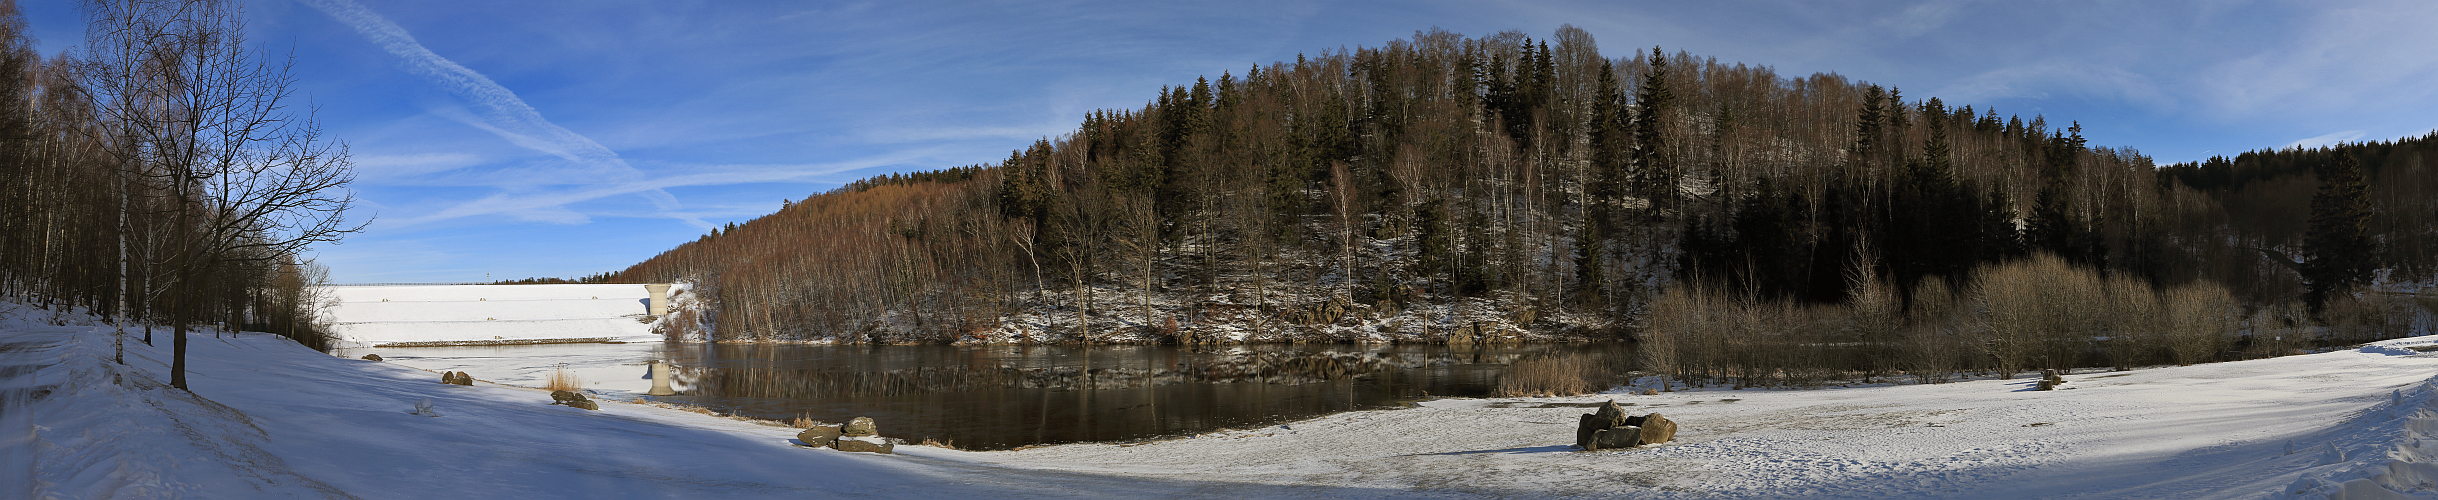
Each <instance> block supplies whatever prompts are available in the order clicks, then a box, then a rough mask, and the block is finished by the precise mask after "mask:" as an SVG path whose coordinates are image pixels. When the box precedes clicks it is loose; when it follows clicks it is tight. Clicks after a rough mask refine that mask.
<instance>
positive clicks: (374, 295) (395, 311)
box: [328, 285, 654, 347]
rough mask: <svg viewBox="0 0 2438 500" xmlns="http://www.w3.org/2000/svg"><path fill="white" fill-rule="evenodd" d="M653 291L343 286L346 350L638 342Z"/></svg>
mask: <svg viewBox="0 0 2438 500" xmlns="http://www.w3.org/2000/svg"><path fill="white" fill-rule="evenodd" d="M650 286H651V285H341V286H332V287H329V288H328V290H329V292H330V293H331V296H332V297H333V298H335V299H336V300H337V301H338V305H337V306H336V307H333V308H332V309H331V316H332V318H331V319H332V322H333V323H334V326H335V327H336V328H335V329H336V332H335V333H337V334H338V336H339V337H340V338H339V340H340V342H341V343H342V345H352V346H369V347H383V346H399V347H406V346H420V345H485V344H532V343H549V342H586V341H615V340H639V339H641V338H654V336H653V335H652V333H651V324H650V321H651V313H652V309H651V306H652V298H653V297H652V293H651V291H650V290H649V289H648V288H647V287H650Z"/></svg>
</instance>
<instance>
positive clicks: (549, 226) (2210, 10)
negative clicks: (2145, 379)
mask: <svg viewBox="0 0 2438 500" xmlns="http://www.w3.org/2000/svg"><path fill="white" fill-rule="evenodd" d="M20 8H22V9H24V10H25V11H26V14H27V18H28V22H29V24H30V27H31V28H32V30H33V32H34V33H35V35H36V36H38V37H41V39H42V44H43V45H42V46H43V49H44V51H45V52H48V53H59V52H61V51H65V50H70V49H72V48H74V47H75V46H77V45H79V44H81V41H82V38H83V25H82V21H81V19H80V17H79V15H78V13H77V11H76V10H75V7H74V2H64V1H61V2H22V3H20ZM247 19H248V20H249V22H250V23H251V36H252V37H253V39H254V40H255V41H256V42H259V43H261V44H263V46H265V47H267V48H271V49H274V50H275V51H279V52H289V51H292V53H293V54H294V57H295V63H296V69H295V71H296V74H297V76H298V77H299V79H300V81H299V83H298V89H299V90H301V91H302V94H303V95H304V96H306V97H308V98H309V99H310V102H311V104H312V105H313V106H314V107H316V108H317V112H316V116H317V118H318V119H319V120H320V121H321V123H322V124H323V125H324V126H325V127H326V129H327V131H328V133H329V134H330V135H332V136H334V137H337V138H339V139H342V140H344V141H346V142H347V143H348V144H349V145H350V147H351V148H352V151H353V153H354V160H355V166H356V169H357V173H358V176H359V177H358V179H357V183H356V184H355V186H354V188H355V189H356V190H357V195H358V198H359V199H360V200H362V203H361V206H360V207H359V209H358V210H357V211H356V212H353V213H351V217H355V218H358V219H359V220H361V219H362V218H366V217H377V218H376V219H374V220H373V222H372V224H371V225H370V226H369V227H368V228H367V229H366V230H365V231H364V232H363V233H361V234H358V235H354V236H353V237H350V238H348V239H347V240H346V241H345V242H344V243H343V244H340V245H335V246H323V247H319V248H317V249H316V253H317V258H318V260H320V261H321V262H322V263H324V264H327V265H329V266H330V267H331V269H332V276H333V279H334V280H335V281H339V282H430V281H477V280H483V279H486V278H488V279H507V278H522V277H529V276H558V277H571V276H578V275H584V274H591V273H597V272H602V271H614V270H618V269H623V268H625V267H626V266H627V265H629V264H632V263H635V262H637V261H640V260H642V259H645V258H648V257H650V256H652V255H654V254H657V253H659V252H660V251H662V250H666V249H668V248H670V247H673V246H675V245H677V244H679V243H682V242H685V241H690V240H692V239H694V238H695V237H696V236H699V235H701V234H703V233H704V232H706V230H707V229H708V228H709V227H711V226H714V225H718V224H724V223H728V222H737V221H743V220H747V219H751V218H753V217H756V216H759V215H762V214H767V213H770V212H772V211H775V210H777V209H778V208H779V206H780V202H781V200H786V199H803V198H804V197H806V196H808V195H811V194H814V193H819V192H822V191H827V190H829V189H831V188H835V187H837V186H838V185H839V184H841V183H843V182H846V181H851V180H854V179H859V178H864V177H869V176H872V175H877V174H883V173H887V172H894V171H909V170H929V169H937V168H943V167H954V166H962V165H971V164H978V163H992V162H996V161H998V160H1000V159H1004V158H1006V157H1007V155H1008V152H1009V151H1010V150H1013V149H1017V148H1021V147H1024V146H1026V145H1028V144H1030V143H1031V141H1033V140H1035V139H1038V138H1042V137H1048V136H1056V135H1059V134H1062V133H1065V132H1067V131H1069V130H1072V129H1073V127H1074V126H1075V125H1076V123H1078V122H1080V121H1081V119H1082V117H1083V116H1084V114H1085V113H1086V112H1089V111H1091V110H1094V109H1104V108H1138V107H1140V106H1142V105H1143V104H1144V103H1145V102H1146V101H1149V100H1150V99H1152V98H1153V96H1154V94H1155V93H1156V92H1157V91H1158V90H1159V89H1160V87H1161V86H1162V85H1174V84H1182V83H1190V82H1192V81H1193V79H1194V78H1195V77H1197V76H1205V75H1208V76H1214V77H1215V76H1217V75H1218V74H1219V73H1220V72H1221V71H1235V72H1242V71H1243V69H1244V68H1246V67H1249V66H1252V65H1254V64H1267V63H1269V62H1272V61H1280V60H1293V59H1294V58H1295V56H1296V54H1298V53H1313V52H1319V51H1321V50H1323V49H1336V48H1341V47H1345V48H1352V47H1358V46H1378V45H1380V44H1382V43H1383V42H1386V41H1388V40H1392V39H1398V38H1404V37H1408V36H1411V35H1413V34H1414V32H1415V31H1418V30H1424V29H1429V28H1432V27H1439V28H1444V29H1447V30H1450V31H1454V32H1458V33H1463V34H1466V35H1470V36H1481V35H1486V34H1490V33H1494V32H1498V31H1503V30H1509V29H1514V30H1522V31H1524V32H1525V33H1527V34H1530V35H1532V36H1534V37H1535V38H1541V37H1546V36H1548V35H1549V34H1550V33H1551V32H1553V31H1555V30H1556V29H1557V27H1558V26H1559V25H1561V24H1573V25H1575V26H1578V27H1581V28H1583V29H1585V30H1586V31H1589V32H1591V33H1592V35H1593V36H1594V37H1595V39H1596V40H1597V41H1598V42H1599V43H1600V46H1601V49H1602V50H1601V51H1602V53H1604V54H1607V55H1609V56H1611V57H1615V56H1617V55H1623V54H1628V53H1630V52H1632V51H1634V50H1647V49H1648V48H1649V47H1651V46H1654V45H1657V46H1662V47H1664V48H1666V49H1667V50H1668V51H1670V52H1674V51H1677V50H1685V51H1689V52H1691V53H1693V54H1696V55H1701V56H1709V57H1716V58H1718V59H1719V60H1720V61H1724V62H1742V63H1747V64H1756V65H1767V66H1772V67H1774V68H1776V69H1777V71H1778V73H1779V75H1781V76H1799V75H1806V74H1810V73H1814V72H1836V73H1839V74H1843V75H1845V76H1847V77H1849V78H1854V79H1857V80H1865V81H1870V82H1874V83H1879V84H1883V85H1891V86H1896V87H1900V88H1902V89H1904V92H1905V96H1906V97H1908V98H1911V99H1924V98H1929V97H1934V96H1935V97H1939V98H1941V99H1943V100H1945V101H1946V102H1948V103H1949V104H1950V105H1962V104H1970V105H1973V106H1975V107H1977V108H1989V107H1992V106H1994V107H1995V108H1996V109H1997V110H1998V112H1999V113H2001V114H2022V115H2024V116H2026V117H2029V116H2031V115H2034V114H2041V115H2046V116H2048V117H2049V122H2050V123H2056V124H2062V123H2065V122H2067V121H2080V122H2082V124H2083V128H2084V135H2085V136H2086V137H2089V138H2090V139H2091V142H2092V144H2094V145H2105V146H2118V147H2131V148H2134V149H2138V150H2140V151H2141V152H2143V153H2144V154H2147V155H2150V156H2152V157H2154V158H2157V159H2158V160H2159V161H2160V162H2161V163H2170V162H2179V161H2191V160H2197V159H2201V158H2206V157H2208V156H2211V155H2218V154H2227V155H2232V154H2234V153H2238V152H2241V151H2246V150H2252V149H2258V148H2264V147H2284V146H2289V145H2296V144H2302V145H2318V144H2325V143H2331V142H2336V141H2358V140H2378V139H2392V138H2396V137H2401V136H2408V135H2409V136H2418V135H2421V134H2425V133H2429V132H2431V131H2432V130H2433V129H2438V50H2433V49H2432V48H2433V47H2438V30H2432V29H2428V25H2429V22H2430V21H2432V20H2438V2H2421V1H2390V2H2340V1H2260V2H2246V1H2193V2H2168V1H2159V2H2116V1H2067V2H2020V1H1954V2H1899V1H1879V2H1871V1H1862V2H1809V1H1788V2H1758V1H1754V2H1737V1H1723V2H1429V1H1421V2H1343V3H1331V2H1301V1H1298V2H1266V1H1260V0H1252V1H1223V2H1192V3H1164V2H1130V1H1116V2H1091V1H1084V2H1031V1H1028V2H922V1H893V2H870V3H863V2H755V1H740V0H720V1H673V0H584V1H521V2H499V1H489V0H485V1H458V0H446V1H410V0H393V1H381V2H362V1H361V0H250V1H249V3H248V14H247Z"/></svg>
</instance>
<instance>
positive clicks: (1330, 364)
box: [335, 343, 1630, 450]
mask: <svg viewBox="0 0 2438 500" xmlns="http://www.w3.org/2000/svg"><path fill="white" fill-rule="evenodd" d="M1577 352H1588V353H1597V354H1601V355H1603V357H1606V358H1610V359H1613V360H1617V361H1619V362H1621V361H1622V360H1627V359H1630V356H1628V354H1629V353H1628V352H1627V348H1626V346H1624V345H1619V344H1535V345H1523V346H1499V347H1466V348H1450V347H1447V346H1438V345H1329V344H1320V345H1314V344H1304V345H1250V346H1227V347H1181V346H978V347H965V346H861V345H790V344H701V343H634V344H551V345H528V346H483V347H419V348H359V349H343V350H340V351H338V352H336V353H335V354H337V355H340V356H344V357H350V358H353V357H359V356H362V355H364V354H367V353H374V354H380V355H381V356H382V357H384V358H386V359H388V361H390V362H393V363H398V364H402V365H406V366H413V367H417V368H424V369H430V370H435V371H441V370H448V371H465V372H469V373H472V374H473V375H474V377H475V378H478V379H482V380H486V381H492V382H498V383H505V384H514V385H526V386H540V385H541V384H542V381H543V380H544V379H545V377H547V376H548V375H549V374H550V373H551V372H553V371H555V370H559V369H565V370H567V371H568V372H571V373H574V374H575V375H576V376H578V377H580V378H582V379H583V381H584V383H585V386H586V387H587V388H588V389H589V390H591V391H593V392H596V393H600V394H604V395H608V396H611V397H614V398H618V399H637V398H642V399H651V400H657V401H665V402H671V403H684V404H691V405H700V406H705V407H709V408H712V409H715V410H718V411H721V412H723V413H736V414H743V415H747V416H753V417H759V418H768V419H781V420H784V419H791V418H798V417H802V418H811V419H815V420H821V421H827V422H844V421H846V420H848V419H851V418H854V417H858V416H866V417H872V418H873V419H875V420H877V421H879V423H880V430H881V435H883V436H888V437H895V438H904V439H907V440H911V441H917V442H919V441H922V440H924V439H934V440H939V441H943V442H949V443H953V444H954V445H956V446H957V447H959V448H964V449H973V450H994V449H1007V448H1014V447H1019V446H1026V445H1036V444H1058V443H1071V442H1082V441H1124V440H1137V439H1148V438H1157V437H1162V436H1176V435H1184V434H1193V433H1200V432H1207V431H1212V430H1217V429H1222V428H1237V429H1242V428H1251V427H1259V426H1268V425H1278V424H1281V423H1285V422H1291V421H1295V420H1301V419H1306V418H1312V417H1316V416H1321V415H1326V414H1329V413H1335V412H1342V411H1351V410H1371V409H1386V408H1397V407H1401V406H1403V405H1405V404H1406V403H1407V402H1410V401H1413V400H1416V399H1422V398H1428V397H1436V396H1485V395H1488V394H1490V392H1491V391H1492V390H1493V389H1495V388H1496V386H1497V384H1498V377H1499V373H1500V372H1501V371H1502V370H1503V369H1504V368H1505V367H1506V365H1507V364H1509V363H1513V362H1515V361H1517V360H1521V359H1526V358H1528V357H1531V356H1538V355H1550V354H1563V353H1577ZM655 360H658V361H662V362H666V363H669V364H671V365H672V366H674V370H673V372H674V373H673V376H672V377H671V378H673V379H675V380H674V381H673V382H675V384H674V385H675V386H676V387H677V388H678V394H675V395H665V396H650V395H646V394H645V392H646V391H647V390H648V389H649V388H650V387H651V381H650V380H649V379H648V377H649V366H650V363H652V362H653V361H655ZM1607 364H1611V365H1617V364H1619V363H1618V362H1611V363H1607ZM435 380H437V379H435Z"/></svg>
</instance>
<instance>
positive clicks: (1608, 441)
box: [1583, 425, 1642, 451]
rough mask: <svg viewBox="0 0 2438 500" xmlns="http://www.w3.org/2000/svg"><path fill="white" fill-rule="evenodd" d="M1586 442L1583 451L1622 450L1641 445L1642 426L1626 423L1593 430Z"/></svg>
mask: <svg viewBox="0 0 2438 500" xmlns="http://www.w3.org/2000/svg"><path fill="white" fill-rule="evenodd" d="M1586 444H1588V446H1584V447H1583V451H1599V450H1622V449H1626V448H1632V447H1636V446H1642V428H1641V427H1635V426H1631V425H1628V426H1623V427H1610V428H1607V429H1601V430H1599V431H1597V432H1593V433H1592V434H1591V440H1590V441H1589V442H1588V443H1586Z"/></svg>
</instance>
